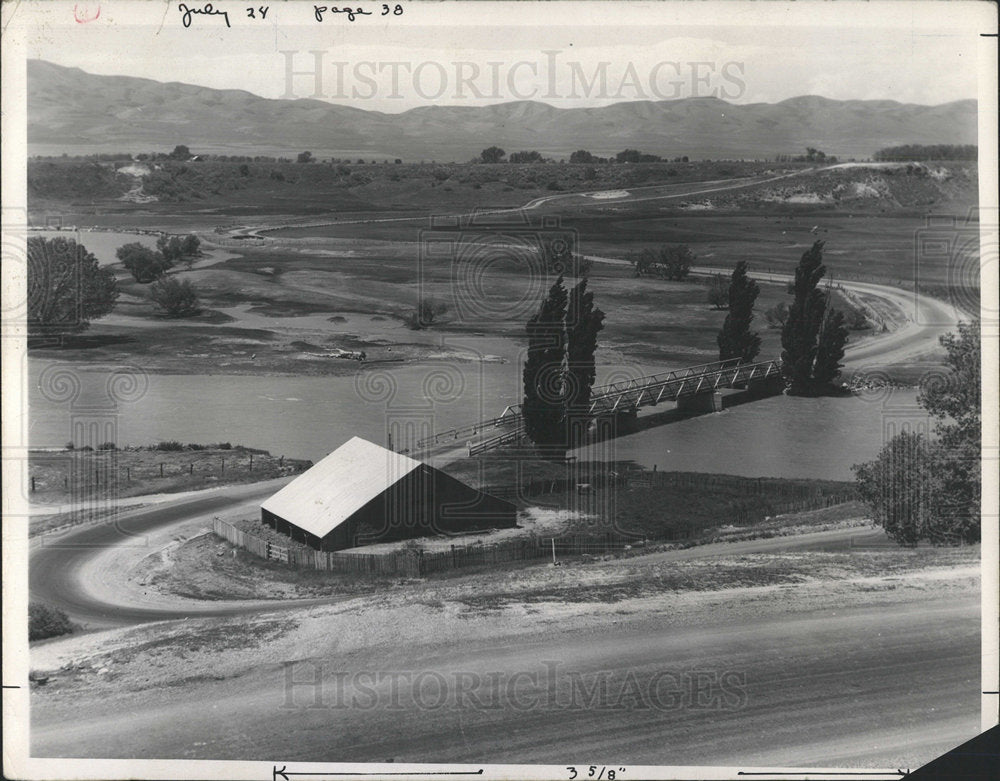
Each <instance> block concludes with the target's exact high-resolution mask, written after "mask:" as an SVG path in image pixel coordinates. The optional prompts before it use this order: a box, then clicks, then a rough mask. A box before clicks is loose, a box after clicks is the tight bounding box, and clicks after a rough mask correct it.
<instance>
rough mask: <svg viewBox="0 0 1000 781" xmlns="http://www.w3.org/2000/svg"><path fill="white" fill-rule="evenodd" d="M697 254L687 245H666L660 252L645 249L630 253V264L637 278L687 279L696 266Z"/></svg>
mask: <svg viewBox="0 0 1000 781" xmlns="http://www.w3.org/2000/svg"><path fill="white" fill-rule="evenodd" d="M695 259H696V258H695V254H694V253H693V252H692V251H691V248H690V247H688V246H687V245H686V244H677V245H667V244H664V245H663V246H662V247H660V248H659V249H658V250H651V249H644V250H642V251H641V252H639V253H638V254H632V253H629V258H628V260H629V262H630V263H631V264H632V267H633V269H634V271H635V275H636V276H637V277H655V278H657V279H672V280H677V281H679V280H682V279H687V277H688V274H690V273H691V266H693V265H694V261H695Z"/></svg>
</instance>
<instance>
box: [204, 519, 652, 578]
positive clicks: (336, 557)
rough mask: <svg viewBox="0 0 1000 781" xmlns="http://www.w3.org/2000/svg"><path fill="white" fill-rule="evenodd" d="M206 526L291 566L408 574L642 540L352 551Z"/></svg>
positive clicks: (577, 537) (596, 550) (588, 537)
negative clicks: (307, 546) (286, 543)
mask: <svg viewBox="0 0 1000 781" xmlns="http://www.w3.org/2000/svg"><path fill="white" fill-rule="evenodd" d="M212 530H213V531H214V532H215V533H216V534H217V535H218V536H220V537H222V538H223V539H225V540H228V541H229V542H231V543H232V544H233V545H236V546H238V547H240V548H243V549H245V550H248V551H250V552H251V553H253V554H254V555H256V556H259V557H260V558H262V559H275V560H278V561H283V562H287V563H288V564H290V565H292V566H295V567H303V568H307V569H322V570H329V571H332V572H355V573H361V574H365V575H402V576H405V577H414V578H416V577H422V576H423V575H427V574H429V573H432V572H442V571H444V570H450V569H458V568H461V567H475V566H483V565H490V564H501V563H504V562H508V561H528V560H531V559H543V558H546V557H548V556H552V555H553V553H554V554H555V555H556V556H559V555H563V556H568V555H581V554H584V553H590V554H595V555H598V554H604V553H609V552H611V551H620V550H624V549H625V548H626V547H628V546H630V545H636V544H638V545H642V544H644V542H645V541H644V540H642V539H641V538H638V537H629V536H626V535H622V534H618V533H616V532H604V533H600V534H574V535H566V536H563V537H516V538H513V539H509V540H502V541H499V542H495V543H492V544H483V543H481V542H480V543H474V544H472V545H452V546H451V548H450V549H449V550H443V551H424V550H420V549H419V548H402V549H400V550H396V551H392V552H389V553H355V552H353V551H352V552H346V551H316V550H311V549H309V550H307V549H303V548H289V547H284V546H280V545H276V544H274V543H272V542H270V541H269V540H265V539H263V538H261V537H257V536H255V535H252V534H248V533H247V532H245V531H243V530H242V529H237V528H236V527H235V526H233V525H232V524H230V523H226V522H225V521H223V520H221V519H220V518H215V519H213V521H212Z"/></svg>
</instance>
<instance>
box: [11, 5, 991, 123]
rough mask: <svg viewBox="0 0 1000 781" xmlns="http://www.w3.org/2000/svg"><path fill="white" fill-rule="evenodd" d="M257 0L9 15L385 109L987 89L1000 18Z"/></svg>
mask: <svg viewBox="0 0 1000 781" xmlns="http://www.w3.org/2000/svg"><path fill="white" fill-rule="evenodd" d="M248 2H249V0H246V1H245V2H232V3H228V2H225V1H224V0H223V1H221V2H215V3H214V4H212V6H213V10H215V11H217V12H225V16H223V15H222V14H221V13H215V14H212V15H206V14H194V13H192V14H190V15H189V16H186V15H185V13H184V9H186V8H188V6H185V5H184V4H179V3H161V2H134V1H133V2H103V3H101V4H98V3H96V2H89V3H64V2H51V3H45V4H42V3H39V2H30V1H29V2H23V3H21V4H20V5H19V6H18V9H19V10H18V12H17V13H16V14H8V15H7V16H8V19H5V22H6V21H9V18H13V19H14V21H15V24H14V25H13V28H14V29H13V34H14V35H17V36H18V37H19V39H20V40H21V41H22V42H23V48H24V52H25V55H26V56H28V57H35V58H40V59H44V60H48V61H50V62H54V63H57V64H60V65H65V66H72V67H79V68H82V69H83V70H86V71H88V72H92V73H100V74H114V75H129V76H139V77H145V78H150V79H155V80H157V81H179V82H185V83H189V84H198V85H202V86H206V87H213V88H218V89H241V90H246V91H249V92H252V93H254V94H257V95H261V96H263V97H268V98H279V97H317V98H319V99H323V100H328V101H331V102H335V103H343V104H349V105H354V106H357V107H358V108H364V109H366V110H378V111H385V112H398V111H404V110H407V109H411V108H415V107H418V106H423V105H429V104H433V103H438V104H442V103H443V104H451V105H483V104H488V103H499V102H507V101H511V100H519V99H531V100H540V101H543V102H545V103H549V104H552V105H556V106H561V107H575V106H598V105H605V104H608V103H615V102H620V101H623V100H663V99H672V98H681V97H691V96H698V97H709V96H714V97H721V98H723V99H726V100H729V101H730V102H734V103H755V102H777V101H780V100H784V99H787V98H791V97H795V96H798V95H821V96H823V97H827V98H834V99H840V100H847V99H862V100H897V101H900V102H904V103H921V104H931V105H934V104H940V103H945V102H948V101H951V100H957V99H962V98H975V97H976V95H977V88H978V85H977V79H976V71H977V65H978V62H977V47H979V46H980V45H981V43H980V42H981V40H982V39H980V36H979V33H980V32H983V31H989V28H988V26H986V24H985V22H987V21H988V20H989V15H988V13H987V14H984V13H983V11H988V8H987V7H988V6H989V4H986V3H963V2H958V3H947V4H945V3H937V2H899V1H897V2H876V3H863V4H854V3H847V2H837V3H814V2H798V3H790V4H786V3H783V2H770V3H768V2H758V3H742V2H727V3H724V4H717V3H686V4H682V3H673V2H659V3H643V4H640V3H615V4H613V5H612V4H610V3H606V2H604V3H602V2H589V3H575V4H568V3H544V4H543V3H488V2H487V3H479V2H477V3H430V2H409V3H403V4H400V6H399V8H400V9H402V13H401V14H398V15H397V14H396V13H395V12H394V9H395V8H396V5H395V4H392V5H388V6H385V7H384V8H387V9H388V13H385V15H383V6H382V4H381V3H373V4H361V5H360V7H361V8H363V9H366V10H368V11H369V13H370V14H371V15H370V16H361V15H358V16H356V17H355V21H354V22H351V21H350V20H349V19H348V18H347V17H346V16H345V15H344V14H334V13H333V12H331V11H329V10H327V11H325V12H321V13H320V14H319V17H320V19H317V15H316V12H315V8H316V6H317V4H316V3H313V2H307V3H302V2H281V3H274V4H270V5H266V6H265V5H264V4H259V5H257V6H256V11H255V13H254V18H249V16H248V14H247V11H246V9H247V8H248ZM255 2H258V3H259V2H260V0H255ZM204 6H205V4H204V3H191V4H190V8H191V9H202V8H204ZM262 7H266V8H267V15H266V16H265V17H264V18H263V19H262V18H260V9H261V8H262ZM319 7H320V8H327V6H319ZM353 7H354V8H358V7H359V6H353ZM8 8H9V6H8ZM341 8H342V7H341ZM720 20H724V22H723V23H720ZM185 21H188V22H189V25H190V26H188V27H184V22H185ZM227 22H228V25H229V26H227ZM11 32H12V30H8V31H6V32H5V39H8V40H9V38H10V33H11ZM6 43H7V40H5V44H6ZM317 52H318V54H316V53H317ZM317 63H318V67H317ZM289 70H291V71H294V72H296V73H298V75H291V76H290V75H289V73H288V71H289ZM317 71H318V72H319V78H318V79H317V75H316V74H317Z"/></svg>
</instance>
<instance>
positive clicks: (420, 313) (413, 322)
mask: <svg viewBox="0 0 1000 781" xmlns="http://www.w3.org/2000/svg"><path fill="white" fill-rule="evenodd" d="M447 311H448V305H447V304H446V303H444V302H443V301H435V300H434V299H433V298H422V299H420V301H419V302H418V303H417V308H416V309H414V310H413V311H412V312H410V313H409V314H407V315H406V317H404V318H403V322H404V323H405V324H406V327H407V328H409V329H410V330H412V331H419V330H421V329H423V328H430V327H431V326H432V325H434V323H435V321H436V320H437V319H438V317H439V316H440V315H443V314H445V313H446V312H447Z"/></svg>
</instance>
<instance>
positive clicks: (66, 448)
mask: <svg viewBox="0 0 1000 781" xmlns="http://www.w3.org/2000/svg"><path fill="white" fill-rule="evenodd" d="M75 447H76V445H74V444H73V443H72V442H67V443H66V447H65V448H64V449H65V450H72V449H73V448H75Z"/></svg>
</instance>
